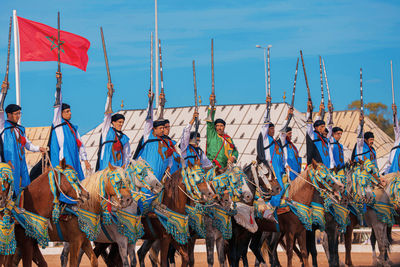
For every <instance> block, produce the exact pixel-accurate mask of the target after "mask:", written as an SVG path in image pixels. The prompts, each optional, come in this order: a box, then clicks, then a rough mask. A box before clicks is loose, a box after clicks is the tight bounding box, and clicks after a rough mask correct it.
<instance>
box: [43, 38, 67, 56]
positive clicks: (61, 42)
mask: <svg viewBox="0 0 400 267" xmlns="http://www.w3.org/2000/svg"><path fill="white" fill-rule="evenodd" d="M46 39H47V40H49V41H50V42H51V46H50V50H51V51H53V49H55V48H57V47H58V46H57V39H56V38H54V37H53V36H46ZM64 43H65V41H60V51H61V52H62V53H64V48H63V47H62V45H63V44H64Z"/></svg>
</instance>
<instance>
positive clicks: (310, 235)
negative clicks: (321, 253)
mask: <svg viewBox="0 0 400 267" xmlns="http://www.w3.org/2000/svg"><path fill="white" fill-rule="evenodd" d="M315 229H316V228H315V227H314V226H313V229H312V230H311V231H306V239H307V251H308V253H311V257H312V266H313V267H318V261H317V246H316V244H315Z"/></svg>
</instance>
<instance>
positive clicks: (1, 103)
mask: <svg viewBox="0 0 400 267" xmlns="http://www.w3.org/2000/svg"><path fill="white" fill-rule="evenodd" d="M11 26H12V17H10V27H9V29H8V50H7V66H6V75H5V77H4V81H3V84H2V85H1V93H2V94H1V100H0V111H4V101H5V99H6V95H7V92H8V89H9V88H10V84H9V82H8V72H9V67H10V48H11Z"/></svg>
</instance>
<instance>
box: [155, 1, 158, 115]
mask: <svg viewBox="0 0 400 267" xmlns="http://www.w3.org/2000/svg"><path fill="white" fill-rule="evenodd" d="M154 14H155V16H154V17H155V40H156V43H158V14H157V0H154ZM155 49H156V109H157V108H158V104H159V103H158V72H159V69H158V57H159V56H158V46H157V45H156V46H155Z"/></svg>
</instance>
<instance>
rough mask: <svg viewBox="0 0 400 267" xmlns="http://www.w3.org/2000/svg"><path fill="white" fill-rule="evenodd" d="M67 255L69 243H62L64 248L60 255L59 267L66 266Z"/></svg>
mask: <svg viewBox="0 0 400 267" xmlns="http://www.w3.org/2000/svg"><path fill="white" fill-rule="evenodd" d="M68 254H69V243H68V242H64V248H63V250H62V252H61V255H60V261H61V267H67V265H68Z"/></svg>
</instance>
